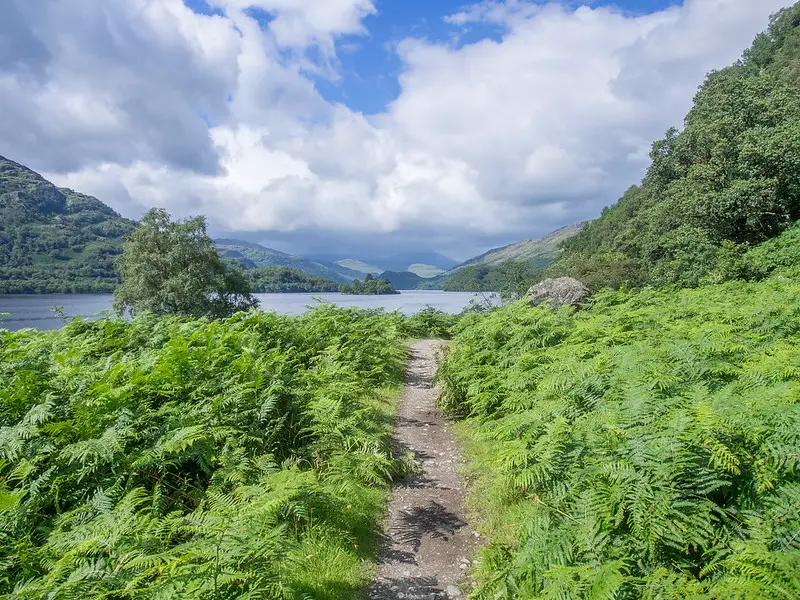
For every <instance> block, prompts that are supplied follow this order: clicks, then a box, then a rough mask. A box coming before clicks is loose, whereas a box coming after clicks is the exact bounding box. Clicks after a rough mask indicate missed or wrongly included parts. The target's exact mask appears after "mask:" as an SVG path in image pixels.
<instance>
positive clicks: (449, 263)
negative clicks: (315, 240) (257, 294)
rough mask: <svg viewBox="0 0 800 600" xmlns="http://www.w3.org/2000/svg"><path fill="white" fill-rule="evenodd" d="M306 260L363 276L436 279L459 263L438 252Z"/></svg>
mask: <svg viewBox="0 0 800 600" xmlns="http://www.w3.org/2000/svg"><path fill="white" fill-rule="evenodd" d="M303 258H305V259H306V260H309V261H312V262H320V263H323V264H330V263H333V264H336V265H338V266H340V267H344V268H345V269H350V270H353V271H357V272H359V273H361V274H362V277H363V275H365V274H367V273H371V274H372V275H378V274H380V273H382V272H384V271H393V272H396V273H404V272H412V273H416V274H417V275H419V276H420V277H435V276H437V275H440V274H441V273H444V272H445V271H447V270H448V269H451V268H452V267H454V266H456V264H457V261H455V260H453V259H452V258H449V257H447V256H445V255H444V254H440V253H438V252H428V251H411V252H403V253H399V254H393V255H391V256H375V255H370V256H341V255H335V254H334V255H332V254H326V255H311V256H304V257H303Z"/></svg>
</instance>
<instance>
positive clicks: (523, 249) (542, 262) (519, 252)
mask: <svg viewBox="0 0 800 600" xmlns="http://www.w3.org/2000/svg"><path fill="white" fill-rule="evenodd" d="M585 224H586V222H585V221H584V222H581V223H574V224H572V225H567V226H566V227H561V228H560V229H556V230H555V231H553V232H551V233H548V234H547V235H546V236H544V237H540V238H535V239H528V240H522V241H521V242H515V243H513V244H509V245H508V246H503V247H501V248H494V249H492V250H489V251H488V252H484V253H483V254H481V255H480V256H476V257H475V258H470V259H469V260H467V261H464V262H462V263H460V264H459V265H457V266H456V267H454V268H453V269H451V271H458V270H459V269H463V268H464V267H470V266H475V265H499V264H501V263H504V262H507V261H509V260H516V261H524V262H527V263H530V264H531V266H532V267H534V268H536V269H546V268H547V267H549V266H550V265H551V264H553V262H555V259H556V257H557V256H558V251H559V249H558V245H559V244H560V243H561V242H563V241H564V240H565V239H567V238H570V237H572V236H573V235H575V234H577V233H578V232H579V231H580V230H581V229H582V228H583V226H584V225H585Z"/></svg>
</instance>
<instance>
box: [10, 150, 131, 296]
mask: <svg viewBox="0 0 800 600" xmlns="http://www.w3.org/2000/svg"><path fill="white" fill-rule="evenodd" d="M135 226H136V224H135V223H134V222H133V221H130V220H128V219H123V218H122V217H121V216H120V215H119V214H117V213H116V212H115V211H114V210H113V209H111V208H110V207H108V206H106V205H105V204H103V203H102V202H100V200H98V199H97V198H93V197H92V196H86V195H84V194H80V193H78V192H75V191H73V190H69V189H65V188H58V187H56V186H55V185H53V184H52V183H50V182H49V181H47V180H46V179H44V178H43V177H42V176H41V175H39V174H38V173H36V172H34V171H32V170H31V169H29V168H27V167H25V166H23V165H20V164H19V163H16V162H14V161H12V160H9V159H7V158H4V157H2V156H0V293H61V292H66V293H75V292H110V291H113V289H114V288H115V287H116V286H117V284H118V283H119V277H118V275H117V272H116V269H115V266H114V259H115V257H116V256H117V255H118V254H120V253H121V251H122V243H123V240H124V238H125V236H127V235H129V234H130V233H131V232H132V231H133V229H134V227H135Z"/></svg>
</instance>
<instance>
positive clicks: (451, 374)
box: [439, 279, 800, 599]
mask: <svg viewBox="0 0 800 600" xmlns="http://www.w3.org/2000/svg"><path fill="white" fill-rule="evenodd" d="M798 297H800V285H798V284H797V283H793V282H790V281H787V280H779V279H773V280H768V281H765V282H762V283H750V284H745V283H741V282H733V283H728V284H725V285H719V286H710V287H705V288H699V289H695V290H684V291H664V290H662V291H655V290H644V291H641V292H638V293H621V292H616V293H601V294H599V295H598V296H597V297H596V298H595V299H594V306H593V307H592V308H591V309H590V310H586V311H582V312H578V313H575V312H572V311H571V310H570V309H562V311H560V312H558V313H552V312H550V311H547V310H541V309H536V308H530V307H527V306H525V305H524V304H521V303H520V304H517V305H513V306H510V307H507V308H503V309H499V310H497V311H495V312H493V313H491V314H489V315H488V316H472V317H467V318H466V319H464V320H463V321H462V322H461V323H460V324H459V325H458V327H457V331H458V333H457V335H456V337H455V341H454V344H453V346H452V349H451V351H450V352H449V353H448V356H447V358H446V360H445V362H444V364H443V366H442V367H441V368H440V373H439V378H440V379H441V381H442V383H443V385H444V394H443V396H442V405H443V406H444V407H445V408H447V409H448V410H449V411H451V412H452V413H455V414H458V415H461V416H462V417H464V418H465V419H466V424H465V426H464V427H463V434H464V436H465V439H466V441H467V445H468V448H469V449H470V454H471V458H472V459H473V464H474V470H475V475H476V477H477V479H476V484H475V486H476V487H475V488H474V490H473V497H474V499H475V503H476V506H477V507H478V508H479V509H480V510H482V511H484V512H485V514H486V519H487V522H486V523H485V524H484V527H485V529H486V531H487V533H489V534H490V543H489V545H488V546H487V548H486V549H485V550H484V551H483V554H482V558H481V563H480V566H479V569H478V571H479V572H478V574H477V575H478V576H479V587H478V589H477V591H476V593H475V597H476V598H492V599H500V598H520V599H530V598H726V599H728V598H742V599H744V598H775V599H778V598H797V597H798V596H800V473H799V472H798V465H799V464H800V453H798V449H799V448H800V403H799V401H800V305H798V303H797V298H798Z"/></svg>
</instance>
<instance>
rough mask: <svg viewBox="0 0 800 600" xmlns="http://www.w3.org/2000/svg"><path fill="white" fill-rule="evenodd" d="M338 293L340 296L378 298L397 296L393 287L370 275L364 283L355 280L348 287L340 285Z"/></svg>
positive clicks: (383, 280)
mask: <svg viewBox="0 0 800 600" xmlns="http://www.w3.org/2000/svg"><path fill="white" fill-rule="evenodd" d="M339 291H340V292H341V293H342V294H354V295H365V296H367V295H368V296H380V295H390V294H399V293H400V292H398V291H397V290H396V289H394V286H393V285H392V284H391V283H389V282H388V281H386V280H385V279H375V278H374V277H373V276H372V275H369V274H368V275H367V276H366V277H365V278H364V281H359V280H358V279H356V280H355V281H354V282H353V283H351V284H350V285H347V284H342V285H340V286H339Z"/></svg>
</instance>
